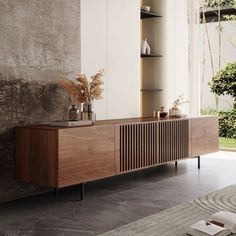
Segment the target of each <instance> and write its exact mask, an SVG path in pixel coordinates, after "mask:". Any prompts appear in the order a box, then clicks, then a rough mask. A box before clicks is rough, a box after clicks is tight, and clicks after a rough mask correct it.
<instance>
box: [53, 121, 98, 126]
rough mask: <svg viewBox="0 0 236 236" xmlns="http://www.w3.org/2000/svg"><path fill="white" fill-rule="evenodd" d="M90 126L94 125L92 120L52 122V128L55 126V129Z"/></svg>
mask: <svg viewBox="0 0 236 236" xmlns="http://www.w3.org/2000/svg"><path fill="white" fill-rule="evenodd" d="M90 125H93V122H92V120H78V121H70V120H62V121H52V122H50V126H55V127H75V126H90Z"/></svg>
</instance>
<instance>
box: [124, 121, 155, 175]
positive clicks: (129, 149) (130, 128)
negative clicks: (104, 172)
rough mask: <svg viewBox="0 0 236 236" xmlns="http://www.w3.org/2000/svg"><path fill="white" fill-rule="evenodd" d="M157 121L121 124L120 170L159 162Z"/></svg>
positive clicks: (128, 169)
mask: <svg viewBox="0 0 236 236" xmlns="http://www.w3.org/2000/svg"><path fill="white" fill-rule="evenodd" d="M157 135H158V134H157V122H148V123H141V124H129V125H121V126H120V171H121V172H125V171H130V170H134V169H138V168H143V167H146V166H151V165H156V164H158V162H157V161H158V160H159V158H158V157H157V155H158V152H157V146H158V143H157V138H155V137H157Z"/></svg>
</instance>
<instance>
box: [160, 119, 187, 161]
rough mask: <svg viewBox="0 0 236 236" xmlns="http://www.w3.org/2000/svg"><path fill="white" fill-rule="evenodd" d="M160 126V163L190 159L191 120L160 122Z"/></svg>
mask: <svg viewBox="0 0 236 236" xmlns="http://www.w3.org/2000/svg"><path fill="white" fill-rule="evenodd" d="M158 126H159V129H158V130H159V132H158V136H159V139H158V140H159V142H158V146H159V148H158V150H159V159H160V163H166V162H171V161H176V160H180V159H184V158H187V157H189V120H173V121H160V122H159V123H158Z"/></svg>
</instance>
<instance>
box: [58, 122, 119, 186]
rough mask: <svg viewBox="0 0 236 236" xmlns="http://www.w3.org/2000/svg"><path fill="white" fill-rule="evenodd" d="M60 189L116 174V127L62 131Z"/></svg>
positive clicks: (60, 136)
mask: <svg viewBox="0 0 236 236" xmlns="http://www.w3.org/2000/svg"><path fill="white" fill-rule="evenodd" d="M58 158H59V187H64V186H69V185H73V184H78V183H83V182H88V181H91V180H95V179H99V178H104V177H108V176H112V175H114V174H115V129H114V126H111V125H109V126H99V127H96V126H91V127H83V128H82V127H80V128H73V129H62V130H60V131H59V157H58Z"/></svg>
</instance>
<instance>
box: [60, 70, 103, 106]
mask: <svg viewBox="0 0 236 236" xmlns="http://www.w3.org/2000/svg"><path fill="white" fill-rule="evenodd" d="M103 76H104V70H100V71H98V72H97V73H96V74H94V75H92V76H91V77H90V78H87V76H86V75H84V74H82V75H78V76H77V77H76V78H75V80H61V81H60V84H61V86H62V87H63V88H64V90H65V91H66V92H67V93H68V94H69V96H70V97H71V101H72V102H73V103H74V104H76V103H92V102H93V101H94V100H98V99H101V98H102V92H103V89H102V87H101V86H102V85H103V84H104V83H103V81H102V77H103Z"/></svg>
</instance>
